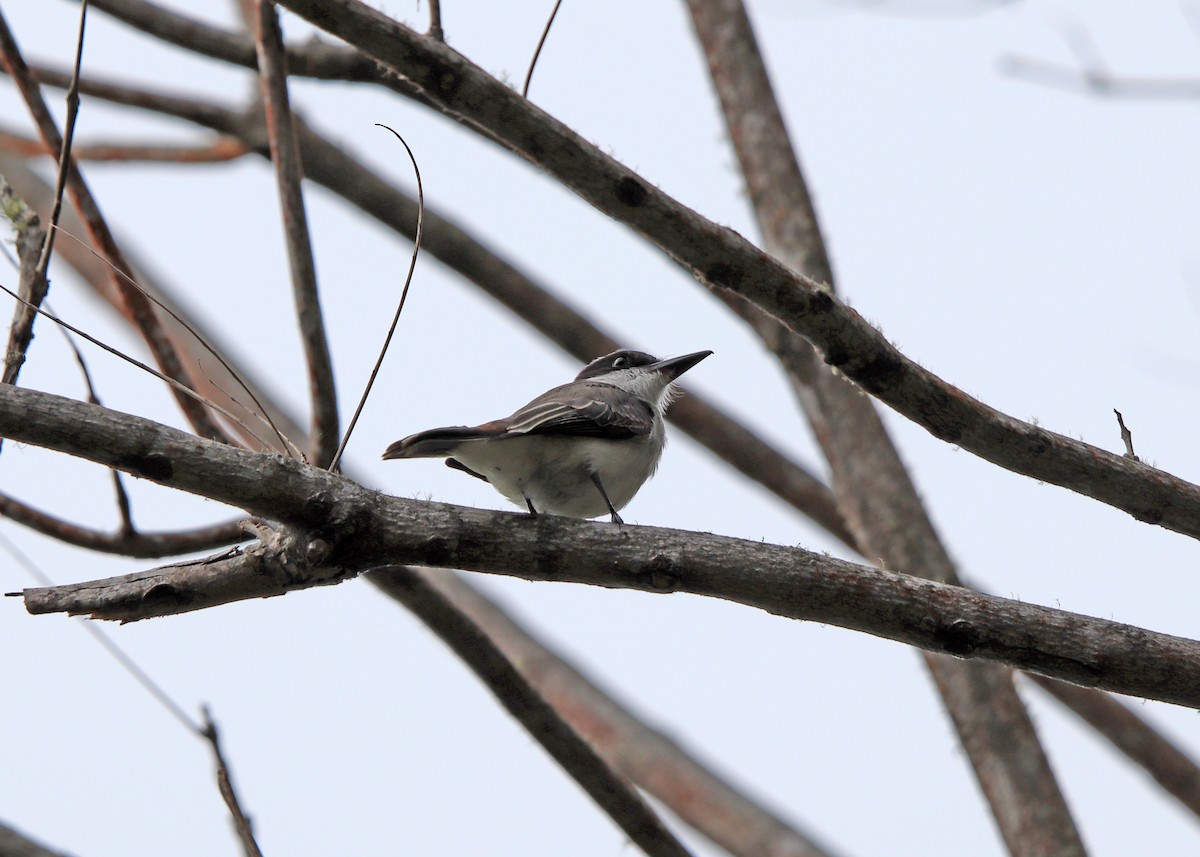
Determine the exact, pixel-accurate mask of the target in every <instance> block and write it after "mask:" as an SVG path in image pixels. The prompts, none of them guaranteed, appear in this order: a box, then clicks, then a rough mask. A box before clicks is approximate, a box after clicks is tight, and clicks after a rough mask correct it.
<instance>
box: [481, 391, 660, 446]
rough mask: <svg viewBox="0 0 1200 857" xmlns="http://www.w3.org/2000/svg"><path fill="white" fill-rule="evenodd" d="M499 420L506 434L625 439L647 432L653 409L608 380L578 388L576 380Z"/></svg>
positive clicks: (651, 426) (651, 420)
mask: <svg viewBox="0 0 1200 857" xmlns="http://www.w3.org/2000/svg"><path fill="white" fill-rule="evenodd" d="M568 387H569V388H571V389H570V390H569V392H566V393H564V392H563V391H564V390H566V389H567V388H568ZM503 422H507V423H508V426H507V430H506V431H505V434H507V435H514V434H525V435H528V434H540V435H547V434H550V435H571V436H575V437H598V438H606V439H609V440H625V439H627V438H631V437H641V436H645V435H648V434H649V433H650V431H651V429H652V428H653V427H654V412H653V411H652V410H651V409H650V405H649V404H648V403H647V402H645V401H643V400H641V399H639V398H637V397H635V396H631V395H629V393H626V392H625V391H624V390H620V389H618V388H617V387H613V386H611V385H609V384H588V385H586V386H585V387H583V389H582V390H581V389H580V385H579V384H568V385H564V386H563V387H557V388H555V389H553V390H551V391H549V392H548V393H544V394H542V395H541V396H538V397H537V398H536V399H534V400H533V401H532V402H530V403H529V404H528V405H526V406H525V407H523V408H521V410H519V411H517V412H516V413H515V414H513V415H512V416H511V417H509V418H508V419H507V420H504V421H503Z"/></svg>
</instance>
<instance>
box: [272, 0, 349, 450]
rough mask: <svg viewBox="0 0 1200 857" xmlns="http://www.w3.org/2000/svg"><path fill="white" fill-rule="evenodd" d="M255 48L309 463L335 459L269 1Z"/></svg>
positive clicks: (327, 374)
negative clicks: (303, 372)
mask: <svg viewBox="0 0 1200 857" xmlns="http://www.w3.org/2000/svg"><path fill="white" fill-rule="evenodd" d="M255 12H256V14H255V27H254V30H255V44H256V46H257V48H258V66H259V70H260V73H259V82H260V84H261V87H262V100H263V109H264V111H265V114H266V127H267V140H268V142H269V143H270V147H271V162H272V163H273V164H274V165H275V178H276V184H277V186H278V188H279V204H280V208H281V209H282V210H283V229H284V233H285V235H286V236H287V248H288V264H289V267H290V268H291V271H292V294H293V296H294V298H295V303H296V317H297V320H298V322H299V328H300V338H301V341H302V342H303V343H304V356H305V359H306V361H307V363H308V386H309V398H310V400H311V401H312V411H313V415H312V430H311V431H310V433H309V436H310V438H311V441H310V442H311V447H312V459H313V461H315V462H316V463H317V464H322V465H324V464H328V463H329V462H330V461H332V460H333V455H334V452H335V451H336V450H337V447H338V440H339V438H340V432H339V430H338V413H337V392H336V390H335V389H334V383H333V362H332V360H331V358H330V356H329V341H328V339H327V338H326V336H325V319H324V316H323V315H322V313H321V301H320V298H319V296H318V294H317V272H316V267H315V264H314V262H313V255H312V244H311V242H310V240H309V234H308V216H307V215H306V214H305V210H304V195H303V192H302V191H301V188H300V181H301V179H302V178H303V167H302V166H301V160H300V146H299V144H298V143H297V141H296V128H295V124H294V122H293V117H292V109H291V106H290V104H289V102H288V91H287V60H286V57H285V55H284V51H283V34H282V33H281V32H280V30H279V17H278V15H277V13H276V11H275V4H274V2H272V0H257V3H256V10H255Z"/></svg>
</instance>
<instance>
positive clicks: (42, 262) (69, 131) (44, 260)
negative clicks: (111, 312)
mask: <svg viewBox="0 0 1200 857" xmlns="http://www.w3.org/2000/svg"><path fill="white" fill-rule="evenodd" d="M87 12H88V0H83V2H82V3H80V4H79V35H78V36H76V38H75V66H74V68H73V69H72V70H71V83H70V85H69V86H67V124H66V127H65V128H64V129H63V135H62V149H61V150H60V151H59V154H58V173H57V175H56V177H55V179H54V207H53V208H52V209H51V211H50V227H49V230H48V232H47V235H46V242H45V243H44V244H43V245H42V256H41V258H40V259H39V260H38V276H39V277H40V278H42V279H45V278H46V273H47V272H48V271H49V270H50V256H51V254H52V253H53V252H54V238H55V235H54V227H55V226H57V225H58V218H59V216H60V215H61V214H62V200H63V192H64V191H65V190H66V187H67V172H68V170H69V169H70V167H71V144H72V142H74V140H75V120H76V118H78V116H79V70H80V68H82V66H83V36H84V32H85V29H86V26H87Z"/></svg>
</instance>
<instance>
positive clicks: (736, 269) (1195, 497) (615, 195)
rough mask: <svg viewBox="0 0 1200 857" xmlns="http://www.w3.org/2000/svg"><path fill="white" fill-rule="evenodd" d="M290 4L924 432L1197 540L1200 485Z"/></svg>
mask: <svg viewBox="0 0 1200 857" xmlns="http://www.w3.org/2000/svg"><path fill="white" fill-rule="evenodd" d="M282 5H284V6H286V7H287V8H289V9H291V10H292V11H294V12H296V13H297V14H299V15H301V16H302V17H304V18H306V19H307V20H309V21H311V22H312V23H314V24H315V25H317V26H319V27H321V28H322V29H325V30H327V31H328V32H330V33H332V34H334V35H336V36H338V37H339V38H342V39H343V40H345V41H347V42H349V43H350V44H351V45H353V46H355V47H357V48H358V49H359V50H361V51H363V52H364V53H365V54H367V55H368V56H371V57H374V58H375V59H377V60H378V61H379V62H382V63H385V64H386V65H388V66H390V67H391V68H393V69H395V70H396V71H397V72H398V73H400V74H401V75H403V76H404V77H407V78H408V79H409V80H411V81H412V82H413V83H415V84H416V85H418V86H419V87H420V88H421V89H422V90H423V91H424V93H425V95H426V96H427V98H428V99H429V100H431V101H432V102H433V103H434V104H436V105H437V106H438V107H439V109H441V110H443V111H444V112H446V113H448V114H453V115H454V116H455V117H456V119H457V121H464V122H465V123H466V124H467V126H468V127H472V126H476V127H477V128H478V129H479V131H480V133H482V134H483V135H484V136H485V137H487V138H488V139H490V140H494V141H496V142H498V143H500V144H501V145H502V146H504V147H505V148H507V149H509V150H510V151H512V152H514V153H515V154H517V155H519V156H521V157H523V158H525V159H526V160H528V161H530V162H532V163H534V164H535V165H536V166H537V167H538V168H540V169H543V170H546V171H547V172H549V173H550V174H551V175H553V176H554V177H555V178H557V179H558V180H559V181H560V182H561V183H562V184H563V185H565V186H566V187H568V188H570V189H571V190H573V191H575V192H576V193H578V194H579V195H580V196H582V197H583V198H584V199H585V200H587V201H588V202H589V203H591V204H592V205H593V206H595V207H596V208H597V209H599V210H600V211H603V212H604V213H606V214H608V215H609V216H611V217H613V218H615V219H617V220H619V221H621V222H622V223H625V224H626V225H628V226H630V227H631V228H633V229H634V230H636V231H637V232H638V233H640V234H642V235H644V236H645V237H646V238H648V239H649V240H650V241H652V242H653V243H655V244H656V245H658V246H659V247H660V248H661V249H662V250H663V251H664V252H665V253H666V254H667V255H668V256H670V257H671V258H672V259H675V260H676V261H677V262H678V263H679V264H680V265H682V266H683V267H684V268H686V269H687V270H689V271H691V272H692V273H694V274H695V275H696V276H697V277H698V278H700V279H702V280H703V281H705V282H706V283H708V284H710V285H711V286H712V287H714V288H722V289H729V290H730V291H733V292H735V293H737V294H740V295H742V296H743V297H746V298H747V299H749V300H750V301H752V302H753V303H755V304H757V305H758V306H760V307H762V308H763V309H765V310H766V311H767V312H769V313H771V314H772V315H773V316H775V317H776V318H778V319H780V320H781V321H782V322H784V323H785V324H786V325H787V326H788V327H789V328H791V329H792V330H794V331H796V332H797V333H800V334H801V335H803V336H805V337H806V338H808V339H809V340H810V341H811V342H813V343H814V344H815V345H816V346H817V347H818V348H820V349H821V351H822V353H823V356H824V359H825V362H826V363H829V364H830V365H832V366H835V367H837V368H838V369H839V370H840V371H841V372H842V373H843V374H845V375H847V376H848V377H850V378H851V379H853V380H854V381H855V382H856V383H857V384H858V385H859V386H860V387H862V388H863V389H864V390H866V391H867V392H869V393H871V394H872V395H874V396H876V397H877V398H879V399H880V400H881V401H883V402H885V403H886V404H888V405H889V406H891V407H892V408H894V409H895V410H896V411H898V412H899V413H900V414H902V415H904V416H905V417H907V418H909V419H911V420H913V421H914V422H916V423H917V424H918V425H921V426H923V427H924V428H925V429H926V430H928V431H929V432H930V433H931V434H933V435H934V436H936V437H939V438H941V439H942V440H945V441H947V442H949V443H954V444H957V445H959V446H961V447H962V448H963V449H966V450H969V451H971V452H973V453H975V454H976V455H978V456H980V457H982V458H984V459H986V460H988V461H991V462H993V463H995V464H998V465H1000V466H1001V467H1004V468H1006V469H1008V470H1012V471H1014V472H1016V473H1022V474H1024V475H1026V476H1031V477H1033V478H1035V479H1039V480H1042V481H1045V482H1050V483H1053V484H1055V485H1060V486H1062V487H1065V488H1069V489H1070V490H1072V491H1076V492H1078V493H1080V494H1083V495H1085V496H1088V497H1092V498H1094V499H1096V500H1099V501H1101V502H1103V503H1107V504H1109V505H1111V506H1114V507H1116V508H1118V509H1123V510H1124V511H1126V512H1128V513H1129V514H1131V515H1133V516H1134V517H1135V518H1137V519H1138V520H1141V521H1145V522H1147V523H1151V524H1158V525H1161V526H1163V527H1166V528H1167V529H1170V530H1174V531H1176V532H1180V533H1183V534H1185V535H1188V536H1191V537H1193V538H1200V486H1197V485H1193V484H1191V483H1189V482H1186V481H1185V480H1183V479H1180V478H1178V477H1176V476H1172V475H1171V474H1169V473H1166V472H1164V471H1161V470H1158V469H1156V468H1153V467H1149V466H1148V465H1145V464H1143V463H1138V462H1133V461H1129V460H1128V459H1125V458H1123V457H1121V456H1120V455H1116V454H1114V453H1111V452H1109V451H1107V450H1104V449H1100V448H1098V447H1095V446H1091V445H1090V444H1086V443H1083V442H1081V441H1076V440H1073V439H1071V438H1069V437H1066V436H1064V435H1060V434H1056V433H1055V432H1051V431H1047V430H1046V429H1043V428H1040V427H1038V426H1034V425H1030V424H1028V423H1025V422H1022V421H1020V420H1017V419H1014V418H1013V417H1010V416H1007V415H1005V414H1003V413H1001V412H1000V411H997V410H995V409H994V408H991V407H989V406H988V405H986V404H984V403H983V402H980V401H978V400H977V399H974V398H972V397H970V396H968V395H967V394H966V393H964V392H963V391H961V390H959V389H957V388H955V387H953V386H951V385H950V384H948V383H947V382H945V381H943V380H942V379H941V378H939V377H937V376H936V375H934V374H933V373H932V372H929V371H928V370H926V369H924V368H923V367H921V366H920V365H918V364H917V363H915V362H914V361H912V360H911V359H909V358H908V357H906V356H905V355H903V354H902V353H900V352H899V351H898V350H897V349H896V348H895V347H894V346H893V345H892V344H891V343H890V342H888V340H887V339H886V337H885V336H884V335H883V334H882V333H881V332H880V331H878V330H876V329H875V328H874V327H872V326H871V325H870V324H869V323H868V322H867V321H866V320H865V319H863V318H862V317H861V316H860V315H859V314H858V313H857V312H855V311H854V310H853V309H851V308H850V307H848V306H846V305H845V304H844V303H842V302H840V301H839V300H838V299H837V298H836V297H834V296H833V295H832V294H830V292H829V290H828V289H827V288H825V287H824V286H823V284H821V283H818V282H816V281H814V280H812V279H811V278H809V277H806V276H803V275H800V274H796V273H794V272H792V271H791V270H789V269H788V268H787V267H786V266H785V265H783V264H782V263H781V262H779V261H777V260H776V259H773V258H771V257H770V256H768V255H766V254H764V253H763V252H762V251H761V250H760V249H758V248H757V247H755V246H754V245H753V244H751V243H750V242H748V241H747V240H746V239H744V238H742V237H741V236H740V235H738V234H737V233H735V232H733V231H732V230H730V229H728V228H725V227H722V226H719V225H717V224H715V223H713V222H711V221H709V220H706V219H705V218H703V217H701V216H700V215H699V214H697V213H696V212H694V211H692V210H691V209H689V208H687V207H686V206H684V205H682V204H681V203H679V202H678V201H676V200H675V199H673V198H671V197H670V196H668V195H667V194H665V193H663V192H662V191H661V190H659V189H658V188H656V187H655V186H654V184H653V183H652V182H648V181H646V180H645V179H643V178H642V177H640V176H638V175H637V174H635V173H634V172H633V171H631V170H630V169H629V168H627V167H625V166H624V165H622V164H620V163H619V162H617V161H616V160H614V159H613V158H611V157H609V156H607V155H605V154H604V153H603V152H601V151H600V150H599V149H598V148H596V147H595V146H593V145H591V144H590V143H588V142H587V141H586V140H584V139H583V138H582V137H581V136H579V135H578V134H576V133H575V132H574V131H572V130H571V129H570V128H568V127H566V126H565V125H563V124H562V123H560V122H558V121H556V120H555V119H553V118H552V117H551V116H549V115H548V114H546V113H544V112H543V111H541V110H540V109H538V108H537V107H536V106H535V105H533V104H531V103H529V102H527V101H525V100H523V99H521V98H520V96H519V95H518V94H517V93H515V92H513V91H512V90H511V89H510V88H509V87H507V86H506V85H505V84H503V83H501V82H500V81H498V80H496V79H495V78H493V77H492V76H491V75H489V74H487V73H486V72H485V71H483V70H482V69H480V68H478V67H477V66H475V65H474V64H472V63H471V62H470V61H468V60H467V59H466V58H465V57H463V56H462V55H461V54H459V53H457V52H455V51H453V50H451V49H449V48H447V47H446V46H444V45H442V44H440V43H437V42H435V41H434V40H432V39H429V38H427V37H425V36H422V35H420V34H419V33H416V32H414V31H412V30H410V29H408V28H407V27H404V26H402V25H401V24H399V23H397V22H396V21H394V20H392V19H391V18H388V17H387V16H386V15H384V14H382V13H380V12H377V11H375V10H374V9H371V8H369V7H367V6H365V5H364V4H362V3H360V2H356V0H284V2H283V4H282Z"/></svg>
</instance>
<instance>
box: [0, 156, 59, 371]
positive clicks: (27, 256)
mask: <svg viewBox="0 0 1200 857" xmlns="http://www.w3.org/2000/svg"><path fill="white" fill-rule="evenodd" d="M0 210H3V212H4V217H5V219H7V220H8V221H9V223H10V224H11V225H12V227H13V230H14V231H15V232H16V233H17V258H18V259H19V260H20V264H21V273H20V280H19V283H18V285H17V294H19V295H20V296H21V297H23V298H24V299H25V300H27V301H28V302H29V303H30V304H33V306H35V307H38V306H41V305H42V301H43V300H45V299H46V293H47V292H48V291H49V290H50V283H49V282H48V281H47V280H46V275H45V272H43V271H42V270H41V269H40V267H39V265H38V260H39V258H40V257H41V253H42V245H43V243H44V242H45V240H46V231H45V230H44V229H42V226H41V222H40V221H39V220H38V216H37V215H36V214H34V212H33V210H32V209H30V208H29V207H28V206H27V205H26V204H25V201H24V200H23V199H21V198H20V196H19V195H18V194H16V193H15V192H14V191H13V189H12V188H11V187H10V186H9V184H8V182H7V181H5V180H4V177H3V175H0ZM35 318H37V313H36V312H35V311H34V309H33V308H32V307H30V306H27V305H26V304H23V303H17V305H16V306H15V307H13V320H12V325H11V326H10V327H9V333H8V347H7V348H6V349H5V352H4V372H3V374H2V375H0V383H2V384H15V383H17V377H18V376H19V375H20V373H21V366H22V365H23V364H24V363H25V353H26V352H27V351H28V350H29V345H30V343H32V342H33V321H34V319H35Z"/></svg>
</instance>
